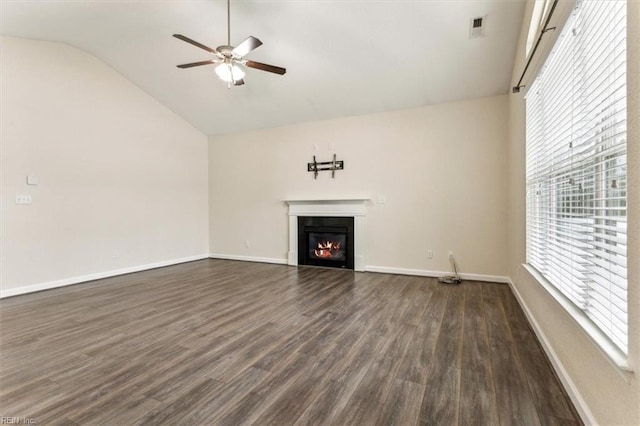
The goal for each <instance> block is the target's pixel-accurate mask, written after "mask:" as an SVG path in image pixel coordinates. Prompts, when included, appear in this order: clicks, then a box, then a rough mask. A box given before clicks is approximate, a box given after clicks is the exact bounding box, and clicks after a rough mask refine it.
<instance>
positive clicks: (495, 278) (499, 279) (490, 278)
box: [365, 265, 509, 284]
mask: <svg viewBox="0 0 640 426" xmlns="http://www.w3.org/2000/svg"><path fill="white" fill-rule="evenodd" d="M365 271H367V272H379V273H382V274H396V275H416V276H419V277H436V278H437V277H443V276H445V275H451V272H443V271H427V270H425V269H405V268H394V267H391V266H374V265H367V266H366V267H365ZM459 275H460V278H462V279H463V280H470V281H486V282H491V283H503V284H506V283H508V282H509V277H503V276H500V275H482V274H467V273H461V274H459Z"/></svg>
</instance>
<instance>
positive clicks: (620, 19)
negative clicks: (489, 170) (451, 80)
mask: <svg viewBox="0 0 640 426" xmlns="http://www.w3.org/2000/svg"><path fill="white" fill-rule="evenodd" d="M626 21H627V20H626V1H622V0H619V1H597V0H590V1H578V2H577V4H576V8H575V10H574V12H573V13H572V15H571V17H570V18H569V20H568V21H567V23H566V24H565V26H564V28H563V30H562V33H561V35H560V37H559V38H558V40H557V41H556V43H555V46H554V47H553V49H552V51H551V54H550V56H549V57H548V58H547V60H546V62H545V64H544V66H543V67H542V70H541V72H540V74H539V75H538V76H537V78H536V80H535V81H534V83H533V84H532V85H531V86H530V88H529V91H528V93H527V96H526V161H527V163H526V164H527V165H526V185H527V209H526V211H527V220H526V230H527V235H526V238H527V262H528V263H529V264H530V265H531V266H533V267H534V268H535V269H536V270H537V271H538V272H539V273H540V274H542V276H543V277H544V278H545V279H546V280H547V281H548V282H549V283H550V284H551V285H553V286H554V287H556V288H557V289H558V290H559V291H560V292H561V293H562V294H563V295H564V296H566V298H568V299H569V300H570V301H571V302H572V303H573V304H575V305H576V306H577V307H578V308H579V309H580V310H582V311H583V312H584V313H585V314H586V316H587V317H588V318H589V319H590V320H591V321H592V322H593V323H594V324H595V325H596V326H597V327H598V328H599V329H600V330H601V331H602V332H604V334H605V335H606V336H608V338H609V339H611V341H612V342H613V343H614V344H615V345H616V346H617V347H618V348H619V349H620V350H622V351H623V352H624V353H625V354H626V353H627V214H626V208H627V203H626V191H627V173H626V170H627V162H626V145H627V144H626V138H627V133H626V116H627V113H626V94H627V88H626Z"/></svg>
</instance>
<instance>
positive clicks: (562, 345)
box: [508, 1, 640, 425]
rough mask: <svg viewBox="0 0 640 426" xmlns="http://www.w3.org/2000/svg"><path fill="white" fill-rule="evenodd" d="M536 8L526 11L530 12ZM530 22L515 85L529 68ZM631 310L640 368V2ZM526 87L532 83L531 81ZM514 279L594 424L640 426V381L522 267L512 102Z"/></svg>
mask: <svg viewBox="0 0 640 426" xmlns="http://www.w3.org/2000/svg"><path fill="white" fill-rule="evenodd" d="M531 8H532V7H531V2H530V1H529V4H528V7H527V11H528V13H529V14H530V11H531ZM528 22H529V15H528V14H527V15H526V16H525V19H524V23H525V26H523V29H522V33H521V37H520V45H519V47H518V57H517V60H516V63H515V66H514V73H513V77H514V79H513V83H514V84H515V82H517V79H518V78H519V77H520V73H521V72H522V69H523V68H524V62H525V59H524V40H525V37H526V31H527V25H528ZM627 26H628V34H627V43H628V44H627V47H628V64H629V69H628V72H627V76H628V93H629V95H628V114H627V115H628V138H627V140H628V158H627V161H628V168H627V170H628V212H627V213H628V287H629V290H628V291H629V292H628V309H629V311H628V312H629V361H630V363H631V364H632V365H633V366H635V368H636V369H638V368H640V347H639V345H640V3H639V2H634V1H630V2H628V20H627ZM525 83H526V82H525ZM509 115H510V119H509V121H510V130H509V139H510V142H509V182H510V186H509V234H508V235H509V254H510V256H509V276H510V277H511V278H512V280H513V284H514V287H515V289H516V290H517V292H518V293H519V294H520V296H521V298H522V301H523V304H524V306H525V307H526V309H527V310H528V311H529V313H530V315H531V317H532V319H533V321H534V322H535V323H536V324H537V325H538V327H539V328H538V331H539V332H540V333H541V334H540V335H541V336H542V337H543V341H544V342H546V344H547V345H548V348H549V350H550V353H551V355H552V358H553V359H554V361H555V362H556V365H557V367H559V370H558V371H559V372H560V374H561V378H563V379H564V381H565V384H568V385H569V388H568V389H569V391H570V392H571V393H572V394H573V397H574V398H575V399H574V401H575V402H576V403H577V405H578V407H579V409H581V410H582V412H583V415H585V418H584V419H585V420H586V421H587V422H589V421H591V422H594V423H596V424H600V425H638V424H640V381H638V376H637V374H638V373H637V371H636V373H635V374H629V373H624V372H622V371H620V370H618V369H617V368H616V367H614V366H613V364H612V363H610V362H609V361H608V360H607V358H606V357H605V356H604V355H603V354H602V352H600V350H599V349H598V348H597V347H596V345H595V344H594V343H593V342H592V340H591V339H590V338H589V337H587V335H586V334H585V333H584V332H583V331H582V329H581V328H580V327H578V325H577V324H576V322H575V321H574V320H573V319H572V318H571V317H570V316H569V315H568V314H567V313H566V312H565V311H564V310H563V309H562V308H561V307H560V306H559V305H558V304H557V303H556V302H555V300H554V299H553V298H552V297H551V296H550V295H549V294H548V293H547V292H546V291H545V290H544V289H543V287H542V286H541V285H540V284H538V282H537V281H536V280H535V279H534V278H533V277H532V276H531V275H530V274H529V273H528V272H527V271H526V270H525V269H524V268H523V267H522V264H523V263H524V261H525V245H526V236H525V207H526V202H525V107H524V99H523V95H522V94H518V95H511V96H509Z"/></svg>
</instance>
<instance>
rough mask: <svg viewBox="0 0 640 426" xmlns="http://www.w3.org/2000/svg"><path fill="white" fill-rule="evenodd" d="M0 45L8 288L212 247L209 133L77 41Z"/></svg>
mask: <svg viewBox="0 0 640 426" xmlns="http://www.w3.org/2000/svg"><path fill="white" fill-rule="evenodd" d="M0 47H1V52H2V57H1V62H0V66H1V68H0V70H1V78H2V96H1V99H2V112H1V114H2V115H1V117H0V119H1V142H2V144H1V148H2V221H1V225H2V257H1V260H2V275H1V277H2V284H1V289H2V293H3V295H9V294H15V293H19V292H21V291H23V290H25V289H31V290H33V289H37V288H41V287H47V286H48V285H50V284H55V283H58V284H60V283H62V282H65V283H66V282H72V281H74V279H76V278H78V277H86V276H94V275H95V274H104V273H108V272H109V271H117V270H123V269H127V268H137V267H141V266H144V265H153V264H157V263H158V262H170V261H174V260H176V259H184V258H190V257H192V256H202V255H205V254H207V253H208V233H209V231H208V219H207V212H208V200H207V197H208V193H207V138H206V136H205V135H204V134H202V133H201V132H199V131H197V130H195V129H194V128H193V127H192V126H191V125H189V124H188V123H186V122H185V121H184V120H182V119H181V118H179V117H178V116H176V115H175V114H174V113H172V112H171V111H169V110H168V109H167V108H166V107H164V106H163V105H161V104H160V103H158V102H157V101H156V100H155V99H153V98H151V97H150V96H149V95H147V94H146V93H145V92H143V91H142V90H140V89H139V88H137V87H136V86H134V85H133V84H132V83H130V82H129V81H128V80H126V79H125V78H124V77H122V76H121V75H120V74H118V73H117V72H116V71H114V70H113V69H112V68H110V67H108V66H107V65H105V64H104V63H103V62H101V61H99V60H98V59H96V58H95V57H93V56H91V55H88V54H86V53H84V52H82V51H80V50H77V49H74V48H72V47H69V46H67V45H64V44H59V43H50V42H41V41H33V40H25V39H17V38H8V37H2V39H1V45H0ZM27 175H36V176H37V177H38V178H39V184H38V185H37V186H29V185H27V184H26V177H27ZM18 194H30V195H31V196H32V200H33V203H32V204H31V205H16V204H15V196H16V195H18ZM114 255H115V257H114Z"/></svg>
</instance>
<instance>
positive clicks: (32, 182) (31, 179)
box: [27, 175, 38, 185]
mask: <svg viewBox="0 0 640 426" xmlns="http://www.w3.org/2000/svg"><path fill="white" fill-rule="evenodd" d="M37 184H38V176H34V175H30V176H27V185H37Z"/></svg>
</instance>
